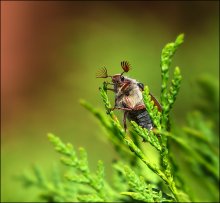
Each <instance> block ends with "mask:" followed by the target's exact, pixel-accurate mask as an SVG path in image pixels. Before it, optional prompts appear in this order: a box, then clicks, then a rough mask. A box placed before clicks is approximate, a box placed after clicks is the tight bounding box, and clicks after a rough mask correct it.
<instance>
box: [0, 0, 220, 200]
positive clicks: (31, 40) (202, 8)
mask: <svg viewBox="0 0 220 203" xmlns="http://www.w3.org/2000/svg"><path fill="white" fill-rule="evenodd" d="M218 7H219V2H218V1H179V2H177V1H91V2H87V1H82V2H81V1H66V2H65V1H54V2H53V1H47V2H43V1H27V2H22V1H14V2H13V1H1V32H2V33H1V200H2V201H33V200H35V197H36V194H37V193H36V192H37V191H36V190H35V189H29V190H26V189H24V188H22V186H21V183H20V182H18V181H15V180H14V175H18V174H20V173H22V172H23V171H24V170H29V168H30V166H31V165H32V164H34V163H37V164H39V165H41V166H42V168H43V169H45V171H49V170H50V168H51V167H53V163H55V162H58V156H57V154H56V153H55V152H54V150H53V148H52V146H51V145H50V143H49V142H48V140H47V137H46V134H47V133H48V132H52V133H54V134H56V135H57V136H60V137H61V138H62V139H63V140H64V141H66V142H67V141H69V142H71V143H73V145H74V146H75V147H76V148H77V147H79V146H83V147H84V148H85V149H86V150H87V151H88V154H89V162H90V166H91V168H92V169H94V168H95V165H96V162H97V160H99V159H101V160H103V161H104V164H105V169H106V173H107V177H108V178H109V179H110V177H111V171H112V169H111V161H112V158H114V157H115V156H117V155H116V153H115V152H114V150H113V148H112V145H111V144H110V143H108V142H106V141H105V137H103V136H104V134H103V131H102V130H101V128H100V126H99V124H98V122H97V121H96V120H95V119H94V118H93V116H92V115H90V114H89V113H88V112H87V111H86V110H85V109H83V107H81V106H80V104H79V99H81V98H83V99H85V100H87V101H89V102H90V103H92V104H94V105H95V106H97V107H99V108H102V109H103V110H104V107H103V105H102V102H101V99H100V95H99V91H98V87H99V85H100V84H101V83H102V80H101V79H96V78H95V73H96V71H97V70H98V69H99V68H100V67H103V66H105V67H106V68H107V69H108V71H109V73H110V74H115V73H119V72H120V71H121V68H120V62H121V61H122V60H127V61H129V62H130V63H131V65H132V67H133V69H132V71H131V72H129V73H128V74H127V75H129V76H130V77H132V78H136V79H137V80H139V81H141V82H143V83H144V84H146V85H148V86H149V88H150V90H151V92H152V93H153V94H154V95H155V96H156V97H157V98H159V94H160V84H161V78H160V54H161V49H162V48H163V46H164V45H165V44H166V43H168V42H170V41H173V40H174V39H175V38H176V36H177V35H178V34H180V33H185V42H184V44H183V45H182V46H181V47H180V48H179V50H178V51H177V53H176V55H175V58H174V60H173V63H172V67H174V66H175V65H178V66H180V68H181V72H182V75H183V81H182V86H181V90H180V94H179V96H178V98H177V102H176V104H175V106H174V109H173V111H172V115H173V120H175V121H176V122H178V123H180V124H181V123H184V118H185V116H186V114H187V112H189V111H190V110H192V109H193V104H194V103H193V102H194V101H195V100H196V99H198V97H197V94H196V92H197V88H196V86H195V80H196V78H197V77H198V76H200V75H212V76H214V78H216V79H219V9H218ZM118 115H120V113H119V114H118ZM192 181H193V180H192ZM206 195H207V198H208V194H206Z"/></svg>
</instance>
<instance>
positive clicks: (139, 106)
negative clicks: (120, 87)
mask: <svg viewBox="0 0 220 203" xmlns="http://www.w3.org/2000/svg"><path fill="white" fill-rule="evenodd" d="M145 108H146V107H145V105H144V104H139V105H137V106H135V107H134V108H133V110H141V109H145Z"/></svg>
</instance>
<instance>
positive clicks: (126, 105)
mask: <svg viewBox="0 0 220 203" xmlns="http://www.w3.org/2000/svg"><path fill="white" fill-rule="evenodd" d="M121 67H122V69H123V72H122V73H121V74H115V75H113V76H110V75H108V73H107V69H106V68H102V69H100V70H99V72H98V73H97V75H96V77H97V78H108V77H110V78H111V79H112V82H111V83H107V84H109V85H113V88H107V90H111V91H113V92H114V93H115V105H114V108H112V109H111V110H115V109H120V110H123V111H124V119H123V123H124V129H125V131H126V129H127V125H126V118H128V119H129V120H132V121H135V122H136V123H137V124H138V125H140V126H141V127H143V128H147V129H148V130H152V129H153V127H154V124H153V122H152V120H151V118H150V116H149V113H148V112H147V110H146V107H145V104H144V101H143V96H142V91H143V90H144V85H143V83H140V82H138V81H137V80H135V79H132V78H129V77H126V76H123V74H124V73H125V72H128V71H129V70H130V69H131V66H130V64H129V63H128V62H127V61H122V62H121ZM150 95H151V99H152V100H153V101H154V104H155V105H156V106H157V107H158V110H159V111H161V109H162V108H161V105H160V104H159V102H158V101H157V100H156V98H155V97H154V96H153V95H152V94H150Z"/></svg>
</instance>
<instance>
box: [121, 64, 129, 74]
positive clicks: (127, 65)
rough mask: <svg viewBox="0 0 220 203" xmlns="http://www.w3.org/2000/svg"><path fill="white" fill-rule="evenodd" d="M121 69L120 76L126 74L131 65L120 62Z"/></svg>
mask: <svg viewBox="0 0 220 203" xmlns="http://www.w3.org/2000/svg"><path fill="white" fill-rule="evenodd" d="M121 67H122V69H123V70H124V71H123V72H122V73H121V75H122V74H123V73H124V72H126V73H127V72H128V71H129V70H131V65H130V64H129V63H128V62H127V61H122V62H121Z"/></svg>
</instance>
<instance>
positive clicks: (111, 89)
mask: <svg viewBox="0 0 220 203" xmlns="http://www.w3.org/2000/svg"><path fill="white" fill-rule="evenodd" d="M106 90H110V91H113V92H114V91H115V90H114V89H113V88H106Z"/></svg>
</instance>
